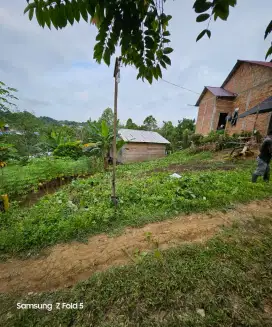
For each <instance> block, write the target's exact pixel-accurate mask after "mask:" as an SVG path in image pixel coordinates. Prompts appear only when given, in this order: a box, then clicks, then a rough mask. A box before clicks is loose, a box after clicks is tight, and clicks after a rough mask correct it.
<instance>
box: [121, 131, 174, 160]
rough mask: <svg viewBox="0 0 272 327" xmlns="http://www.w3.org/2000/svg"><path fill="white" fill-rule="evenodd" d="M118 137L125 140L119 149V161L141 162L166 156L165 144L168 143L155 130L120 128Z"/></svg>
mask: <svg viewBox="0 0 272 327" xmlns="http://www.w3.org/2000/svg"><path fill="white" fill-rule="evenodd" d="M118 137H119V138H120V139H122V140H123V141H125V142H126V144H125V145H123V147H122V148H121V150H119V152H118V155H117V161H118V162H120V163H130V162H141V161H147V160H152V159H157V158H162V157H165V156H166V145H167V144H170V142H169V141H167V140H166V139H165V138H164V137H162V136H161V135H160V134H159V133H157V132H150V131H142V130H133V129H120V130H119V132H118Z"/></svg>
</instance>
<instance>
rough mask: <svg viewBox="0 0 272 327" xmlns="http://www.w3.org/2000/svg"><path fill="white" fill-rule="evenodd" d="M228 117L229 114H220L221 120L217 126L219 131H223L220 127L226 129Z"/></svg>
mask: <svg viewBox="0 0 272 327" xmlns="http://www.w3.org/2000/svg"><path fill="white" fill-rule="evenodd" d="M227 115H228V114H227V113H220V115H219V120H218V125H217V130H219V129H221V128H220V127H221V126H222V125H223V126H224V129H225V127H226V118H227Z"/></svg>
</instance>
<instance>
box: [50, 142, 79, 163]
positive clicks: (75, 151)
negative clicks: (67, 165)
mask: <svg viewBox="0 0 272 327" xmlns="http://www.w3.org/2000/svg"><path fill="white" fill-rule="evenodd" d="M53 154H54V156H55V157H69V158H72V159H74V160H77V159H78V158H80V157H82V156H83V151H82V148H81V145H80V143H79V142H68V143H65V144H60V145H58V147H57V148H56V149H55V150H54V152H53Z"/></svg>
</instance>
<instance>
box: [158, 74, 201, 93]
mask: <svg viewBox="0 0 272 327" xmlns="http://www.w3.org/2000/svg"><path fill="white" fill-rule="evenodd" d="M162 81H164V82H165V83H168V84H171V85H174V86H176V87H179V88H180V89H183V90H186V91H189V92H192V93H195V94H198V95H199V94H201V93H198V92H195V91H193V90H190V89H187V88H186V87H183V86H180V85H177V84H174V83H171V82H168V81H166V80H165V79H163V78H162Z"/></svg>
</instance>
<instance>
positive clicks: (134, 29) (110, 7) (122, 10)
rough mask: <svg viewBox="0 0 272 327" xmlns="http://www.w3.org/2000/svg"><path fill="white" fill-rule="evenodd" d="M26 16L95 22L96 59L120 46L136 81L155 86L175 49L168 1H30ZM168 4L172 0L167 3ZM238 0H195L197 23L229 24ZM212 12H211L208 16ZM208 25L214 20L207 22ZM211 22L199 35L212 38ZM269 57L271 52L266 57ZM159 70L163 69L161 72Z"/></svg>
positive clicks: (42, 21)
mask: <svg viewBox="0 0 272 327" xmlns="http://www.w3.org/2000/svg"><path fill="white" fill-rule="evenodd" d="M30 1H31V3H29V4H28V5H27V7H26V8H25V11H24V13H27V12H28V16H29V19H30V20H31V19H32V18H33V16H34V13H35V16H36V19H37V21H38V23H39V25H40V26H42V27H44V26H45V25H47V27H48V28H50V27H51V25H53V26H54V27H55V28H56V29H59V28H60V29H61V28H64V27H66V26H67V24H68V23H69V24H71V25H73V24H74V22H75V21H76V22H79V21H80V20H81V19H83V20H84V21H86V22H91V23H92V24H94V25H95V26H96V27H97V29H98V34H97V37H96V41H97V43H96V45H95V47H94V56H93V57H94V59H95V60H96V61H97V62H98V63H101V61H102V60H103V61H104V62H105V63H106V64H107V65H110V59H111V57H112V55H114V53H115V50H116V48H117V47H120V48H121V58H122V62H123V64H124V65H133V66H134V67H135V68H136V69H137V70H138V76H137V78H142V79H143V80H145V79H146V80H147V81H149V82H152V80H153V77H154V78H155V79H157V78H159V77H160V75H161V68H164V69H166V68H167V65H170V64H171V60H170V58H169V57H167V56H166V55H168V54H170V53H171V52H172V51H173V50H172V49H171V48H170V47H166V44H168V43H170V39H169V38H167V37H168V36H170V32H169V31H168V24H169V21H170V20H171V18H172V16H170V15H167V14H166V13H165V12H164V11H163V3H164V2H165V1H166V0H118V1H116V0H47V1H46V0H30ZM168 1H169V0H168ZM236 3H237V0H213V1H207V0H195V1H194V5H193V8H194V11H195V12H196V13H197V14H198V16H197V18H196V20H197V22H204V21H207V20H208V19H209V18H210V19H211V18H214V19H215V20H216V19H217V18H220V19H222V20H227V19H228V17H229V8H230V7H234V6H235V5H236ZM207 11H209V13H207ZM209 23H210V20H209ZM209 23H208V26H207V28H206V29H205V30H203V31H202V32H201V33H200V34H199V35H198V37H197V41H199V40H200V39H202V38H203V36H204V35H207V36H208V37H209V38H210V37H211V31H210V30H209ZM271 31H272V22H271V23H270V24H269V25H268V27H267V29H266V31H265V38H266V37H267V36H268V35H269V34H270V33H271ZM270 55H271V49H269V50H268V52H267V57H268V56H270ZM157 67H159V68H160V71H159V70H158V68H157Z"/></svg>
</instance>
